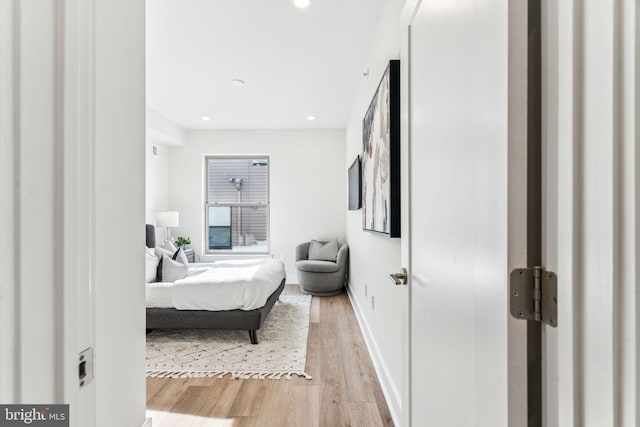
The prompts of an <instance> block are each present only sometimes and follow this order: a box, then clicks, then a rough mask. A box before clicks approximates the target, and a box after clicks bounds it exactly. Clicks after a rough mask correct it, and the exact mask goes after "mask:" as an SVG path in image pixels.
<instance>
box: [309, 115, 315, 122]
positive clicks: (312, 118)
mask: <svg viewBox="0 0 640 427" xmlns="http://www.w3.org/2000/svg"><path fill="white" fill-rule="evenodd" d="M315 119H316V116H307V120H309V121H310V122H312V121H314V120H315Z"/></svg>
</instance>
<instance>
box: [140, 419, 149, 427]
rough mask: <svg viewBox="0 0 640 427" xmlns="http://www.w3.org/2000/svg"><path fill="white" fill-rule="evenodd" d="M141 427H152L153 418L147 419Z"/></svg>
mask: <svg viewBox="0 0 640 427" xmlns="http://www.w3.org/2000/svg"><path fill="white" fill-rule="evenodd" d="M141 427H151V418H146V419H145V420H144V422H143V423H142V426H141Z"/></svg>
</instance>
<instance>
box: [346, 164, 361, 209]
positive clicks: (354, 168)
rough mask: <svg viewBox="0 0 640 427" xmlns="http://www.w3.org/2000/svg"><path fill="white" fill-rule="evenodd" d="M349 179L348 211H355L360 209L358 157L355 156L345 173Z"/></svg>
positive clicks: (359, 168) (359, 166)
mask: <svg viewBox="0 0 640 427" xmlns="http://www.w3.org/2000/svg"><path fill="white" fill-rule="evenodd" d="M347 176H348V179H349V210H350V211H357V210H358V209H360V208H361V207H362V183H361V178H362V163H361V161H360V156H359V155H358V156H356V158H355V160H354V161H353V163H351V166H349V170H348V172H347Z"/></svg>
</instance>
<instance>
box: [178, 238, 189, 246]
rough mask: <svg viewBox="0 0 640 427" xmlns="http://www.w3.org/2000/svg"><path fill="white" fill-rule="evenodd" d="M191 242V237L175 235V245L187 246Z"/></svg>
mask: <svg viewBox="0 0 640 427" xmlns="http://www.w3.org/2000/svg"><path fill="white" fill-rule="evenodd" d="M190 244H191V239H190V238H188V237H182V236H179V237H176V246H178V247H181V246H187V245H190Z"/></svg>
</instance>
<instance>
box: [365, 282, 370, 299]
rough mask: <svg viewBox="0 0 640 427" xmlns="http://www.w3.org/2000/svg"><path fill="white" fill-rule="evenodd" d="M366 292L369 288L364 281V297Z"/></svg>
mask: <svg viewBox="0 0 640 427" xmlns="http://www.w3.org/2000/svg"><path fill="white" fill-rule="evenodd" d="M368 294H369V289H368V286H367V284H366V283H365V284H364V296H365V297H366V296H367V295H368Z"/></svg>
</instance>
